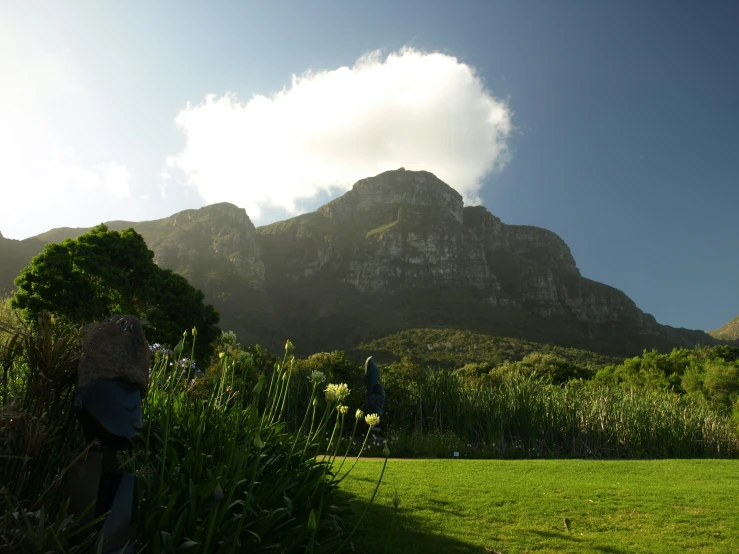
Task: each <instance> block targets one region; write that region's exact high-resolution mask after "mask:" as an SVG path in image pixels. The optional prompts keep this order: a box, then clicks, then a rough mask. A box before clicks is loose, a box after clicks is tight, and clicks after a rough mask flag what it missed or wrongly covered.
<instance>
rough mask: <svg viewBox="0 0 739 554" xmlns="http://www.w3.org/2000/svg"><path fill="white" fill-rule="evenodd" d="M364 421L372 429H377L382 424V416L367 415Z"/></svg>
mask: <svg viewBox="0 0 739 554" xmlns="http://www.w3.org/2000/svg"><path fill="white" fill-rule="evenodd" d="M364 420H365V421H366V422H367V425H369V426H370V427H376V426H378V425H379V424H380V416H378V415H377V414H367V415H366V416H365V418H364Z"/></svg>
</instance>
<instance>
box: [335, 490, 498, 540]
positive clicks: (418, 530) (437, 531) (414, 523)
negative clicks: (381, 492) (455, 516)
mask: <svg viewBox="0 0 739 554" xmlns="http://www.w3.org/2000/svg"><path fill="white" fill-rule="evenodd" d="M352 507H353V510H354V517H353V518H352V519H351V520H350V521H349V522H348V523H349V524H350V525H355V524H356V522H357V520H358V519H359V518H360V516H361V515H362V513H363V512H364V510H365V508H366V507H367V501H366V500H362V499H357V498H353V499H352ZM441 533H442V528H441V527H438V528H435V527H432V526H430V525H429V524H428V522H427V521H423V520H421V519H420V518H418V517H414V516H412V515H410V514H408V513H407V512H404V511H403V507H402V506H401V508H400V509H399V510H398V512H397V514H396V512H395V510H394V509H393V508H392V507H390V506H380V505H377V504H373V505H371V506H370V507H369V510H368V511H367V515H365V516H364V519H363V520H362V522H361V523H360V525H359V528H358V529H357V530H356V532H355V533H354V536H353V537H352V539H351V542H352V543H353V544H354V548H355V552H358V553H360V554H382V553H383V552H388V553H390V552H393V553H397V554H401V553H402V554H406V553H408V554H416V553H418V554H421V553H423V554H429V553H432V552H439V553H442V552H444V553H446V552H449V553H452V554H453V553H458V552H485V549H484V548H482V547H480V546H477V545H474V544H469V543H466V542H463V541H460V540H457V539H454V538H450V537H445V536H443V535H442V534H441Z"/></svg>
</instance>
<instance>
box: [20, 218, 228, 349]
mask: <svg viewBox="0 0 739 554" xmlns="http://www.w3.org/2000/svg"><path fill="white" fill-rule="evenodd" d="M15 285H16V287H17V289H18V290H17V292H16V294H15V296H14V297H13V300H12V305H13V307H16V308H19V309H21V312H22V314H23V317H24V318H25V319H26V320H27V321H31V322H32V321H35V320H36V318H37V317H38V315H39V313H40V312H42V311H44V310H46V311H50V312H54V313H55V314H57V316H59V317H62V318H64V319H65V320H67V321H69V322H72V323H91V322H94V321H100V320H102V319H104V318H106V317H107V316H109V315H111V314H125V313H128V314H133V315H136V316H137V317H139V318H140V319H143V320H146V321H148V322H149V326H147V328H146V336H147V339H148V340H149V342H160V343H163V344H171V345H174V344H176V343H177V342H178V341H179V340H180V338H181V337H182V333H183V331H185V330H189V329H191V328H192V327H196V328H197V330H198V338H197V341H196V347H195V352H196V357H197V358H199V359H201V360H205V359H207V358H208V357H209V356H210V354H211V348H212V347H211V343H212V341H213V340H214V339H215V338H216V337H218V336H219V335H220V329H218V327H217V326H216V325H217V323H218V320H219V316H218V313H217V312H216V311H215V309H214V308H213V306H211V305H210V304H205V302H204V296H203V293H202V292H201V291H199V290H198V289H195V288H194V287H192V286H191V285H190V284H189V283H188V282H187V280H186V279H185V278H184V277H182V276H180V275H177V274H176V273H173V272H172V271H170V270H166V269H161V268H160V267H159V266H157V265H156V264H155V263H154V253H153V252H152V251H151V250H149V249H148V247H147V246H146V242H144V239H143V237H142V236H141V235H139V234H138V233H137V232H136V231H134V230H133V229H126V230H123V231H120V232H118V231H109V230H108V228H107V226H105V225H102V224H101V225H98V226H97V227H95V228H93V229H91V230H90V231H89V232H87V233H85V234H84V235H81V236H80V237H78V238H77V239H75V240H72V239H67V240H65V241H63V242H61V243H55V244H48V245H46V247H45V248H44V251H43V252H42V253H40V254H39V255H37V256H36V257H35V258H33V259H32V260H31V262H30V264H29V265H28V266H27V267H26V268H25V269H23V271H22V272H21V274H20V276H19V277H18V278H17V279H16V280H15Z"/></svg>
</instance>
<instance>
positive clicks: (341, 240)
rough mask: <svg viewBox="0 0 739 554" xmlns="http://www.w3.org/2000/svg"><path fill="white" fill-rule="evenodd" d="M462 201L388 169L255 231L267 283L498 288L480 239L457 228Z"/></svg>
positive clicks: (423, 175) (428, 181)
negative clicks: (305, 281)
mask: <svg viewBox="0 0 739 554" xmlns="http://www.w3.org/2000/svg"><path fill="white" fill-rule="evenodd" d="M462 213H463V212H462V197H461V196H460V195H459V194H458V193H457V192H456V191H455V190H454V189H452V188H451V187H449V186H448V185H447V184H445V183H443V182H442V181H440V180H439V179H438V178H436V177H435V176H434V175H432V174H431V173H428V172H425V171H418V172H411V171H404V170H402V169H401V170H398V171H389V172H386V173H382V174H381V175H378V176H377V177H374V178H371V179H363V180H361V181H359V182H358V183H356V184H355V185H354V187H353V188H352V190H350V191H349V192H347V193H346V194H344V195H343V196H342V197H340V198H338V199H336V200H334V201H333V202H330V203H329V204H326V205H325V206H323V207H321V208H319V209H318V210H316V212H314V213H313V214H307V215H305V216H300V217H298V218H295V219H292V220H289V221H287V222H280V223H275V224H273V225H267V226H265V227H260V228H259V229H258V233H259V236H260V239H261V240H262V245H263V250H264V251H265V252H266V253H267V254H266V257H265V263H266V265H267V267H268V272H269V279H270V280H275V281H278V282H280V281H283V280H286V281H298V280H301V279H306V278H312V277H315V276H318V275H322V276H324V277H327V278H330V279H334V280H337V281H338V282H341V283H345V284H349V285H352V286H353V287H355V288H356V289H357V290H358V291H359V292H362V293H375V292H383V293H387V294H397V293H399V292H401V291H403V290H406V289H417V288H424V287H434V286H447V287H455V288H467V287H472V288H475V289H479V290H483V289H489V290H491V291H492V290H497V289H498V288H499V287H498V285H497V282H496V280H495V276H494V275H492V274H491V273H490V272H489V271H488V268H487V264H486V262H485V253H484V250H483V247H482V244H481V243H480V241H478V240H476V239H475V237H474V236H473V235H472V234H471V233H469V231H468V230H467V229H466V228H465V226H464V224H463V215H462Z"/></svg>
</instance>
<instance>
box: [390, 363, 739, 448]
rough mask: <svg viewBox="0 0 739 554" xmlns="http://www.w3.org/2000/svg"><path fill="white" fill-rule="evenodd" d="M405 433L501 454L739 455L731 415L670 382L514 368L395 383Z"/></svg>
mask: <svg viewBox="0 0 739 554" xmlns="http://www.w3.org/2000/svg"><path fill="white" fill-rule="evenodd" d="M388 399H389V406H390V410H389V411H388V414H387V416H386V418H385V419H386V421H387V422H388V426H389V427H390V428H391V429H392V430H393V431H394V432H395V433H396V435H397V434H401V435H403V434H405V436H408V435H410V434H411V433H414V432H415V433H416V435H418V433H424V434H425V433H435V434H437V435H438V434H439V433H442V434H452V435H454V436H456V437H458V438H459V439H460V442H461V443H464V444H469V445H471V446H472V447H474V448H475V449H477V450H478V451H480V452H488V453H490V454H491V455H494V456H501V457H507V456H510V457H535V456H542V457H568V456H571V457H587V458H689V457H737V456H739V435H738V434H737V430H736V428H735V426H734V424H733V423H732V422H731V420H730V419H729V418H727V417H723V416H721V415H719V414H717V413H716V412H714V411H712V410H711V409H710V408H709V407H707V406H706V405H705V404H703V403H697V402H695V401H694V400H692V399H691V398H690V397H688V396H685V395H678V394H674V393H671V392H668V391H659V390H651V389H644V388H643V389H633V388H632V389H629V388H622V387H614V386H610V387H609V386H602V385H599V384H597V383H592V382H584V381H570V382H567V383H565V384H563V385H552V384H548V383H546V382H544V381H543V380H540V379H537V377H536V375H535V374H529V375H523V374H520V373H514V374H512V375H510V376H509V377H508V378H507V379H505V380H504V381H503V382H502V383H499V384H495V385H490V384H487V385H486V384H479V383H477V384H476V383H470V382H468V381H466V380H465V379H464V378H462V377H460V376H459V375H456V374H454V373H453V372H450V371H446V370H439V371H430V372H427V373H426V375H425V376H424V378H423V379H422V380H420V381H418V382H412V383H408V384H405V385H402V384H396V385H395V386H394V387H388Z"/></svg>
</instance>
